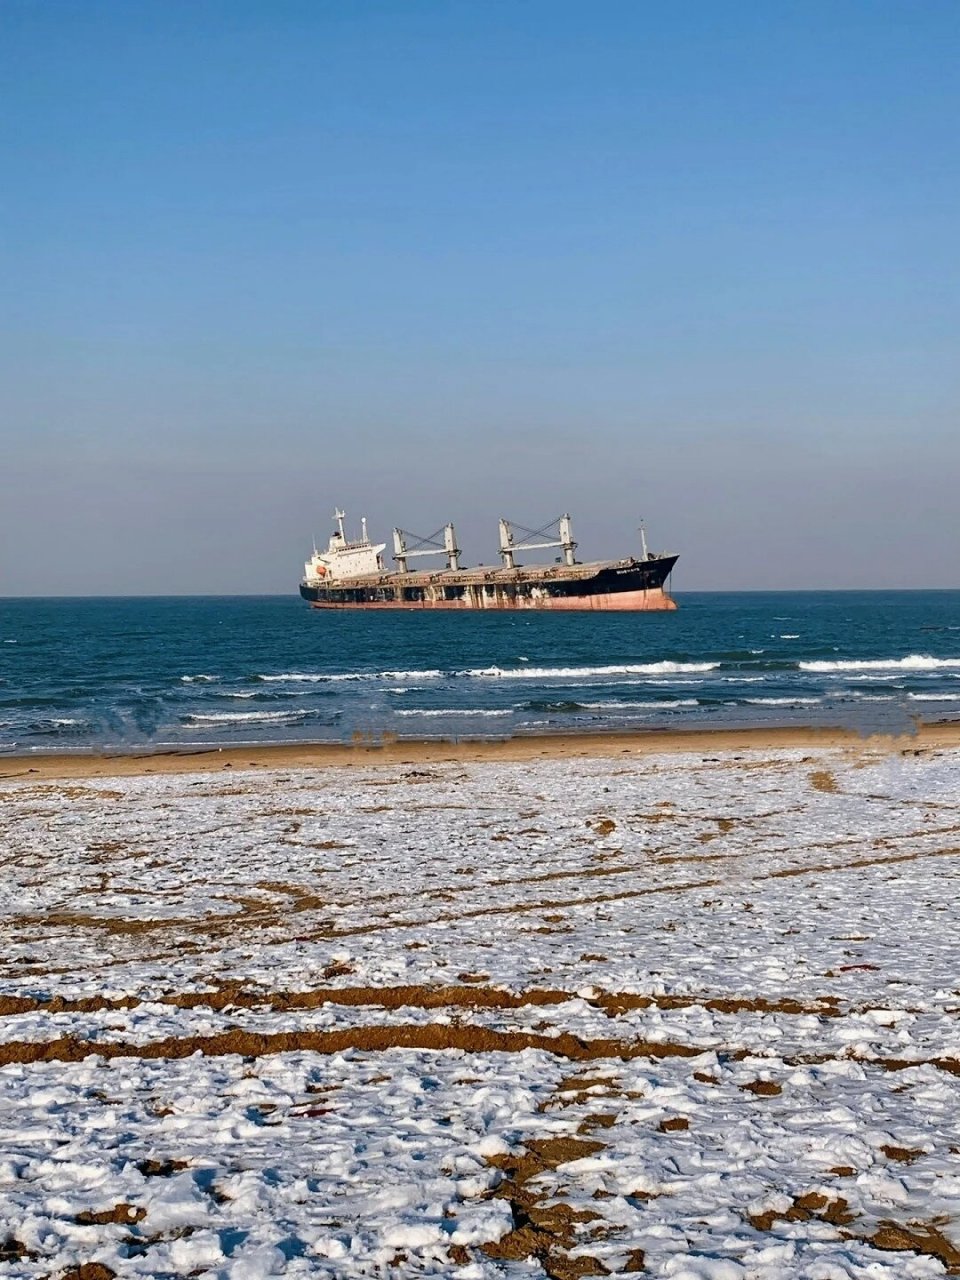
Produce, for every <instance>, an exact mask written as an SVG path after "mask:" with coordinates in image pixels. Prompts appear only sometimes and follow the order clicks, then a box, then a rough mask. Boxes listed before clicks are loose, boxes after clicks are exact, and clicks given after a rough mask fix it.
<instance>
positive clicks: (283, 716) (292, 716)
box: [183, 711, 303, 724]
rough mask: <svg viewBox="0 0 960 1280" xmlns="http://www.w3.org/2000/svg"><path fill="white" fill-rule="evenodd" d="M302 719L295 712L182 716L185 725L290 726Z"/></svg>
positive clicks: (229, 712) (299, 713)
mask: <svg viewBox="0 0 960 1280" xmlns="http://www.w3.org/2000/svg"><path fill="white" fill-rule="evenodd" d="M302 718H303V713H302V712H297V711H216V712H214V711H211V712H207V713H205V714H201V713H199V712H194V713H192V714H190V715H187V716H184V717H183V721H184V723H185V724H252V723H258V724H290V723H292V722H293V721H295V720H299V719H302Z"/></svg>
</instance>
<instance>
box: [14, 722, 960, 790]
mask: <svg viewBox="0 0 960 1280" xmlns="http://www.w3.org/2000/svg"><path fill="white" fill-rule="evenodd" d="M833 747H841V748H844V749H847V750H851V751H854V752H859V751H862V750H871V751H872V750H881V751H882V750H889V751H894V752H896V751H915V750H923V751H928V750H937V749H944V748H952V747H960V721H953V722H946V723H942V724H918V726H917V729H916V731H915V732H914V733H910V734H902V735H870V736H865V735H864V734H862V733H858V732H857V731H856V730H855V729H845V728H814V727H786V728H767V727H764V728H746V729H688V730H667V729H651V730H649V731H645V732H632V733H595V734H587V733H578V734H544V735H540V736H533V735H525V736H522V737H514V738H504V739H493V738H491V739H462V740H459V741H457V740H425V739H420V740H414V739H406V740H397V739H392V738H390V737H387V736H385V737H382V738H380V739H377V740H374V739H365V738H360V737H358V738H357V739H355V740H354V741H353V742H351V743H282V744H277V745H269V746H263V745H251V746H230V747H198V748H186V749H176V750H169V751H145V752H136V753H111V754H101V753H98V752H76V753H69V754H68V753H52V754H49V755H48V754H43V753H40V752H34V753H31V754H29V755H8V756H0V778H14V777H23V776H30V775H36V776H38V777H41V778H95V777H131V776H138V775H141V774H151V773H206V772H211V771H215V770H218V769H226V768H230V769H237V768H239V769H247V768H255V769H294V768H323V767H325V766H326V767H344V766H351V765H359V764H364V765H367V764H383V765H398V764H401V765H402V764H438V763H443V762H448V763H451V762H454V761H459V762H461V763H478V762H481V761H490V762H496V761H500V762H503V763H507V762H520V761H531V760H543V759H557V760H569V759H603V758H608V757H612V756H618V755H623V754H630V753H637V754H641V755H651V754H659V753H665V752H671V753H672V752H698V751H699V752H703V751H742V750H750V751H756V750H784V749H788V748H795V749H824V748H833Z"/></svg>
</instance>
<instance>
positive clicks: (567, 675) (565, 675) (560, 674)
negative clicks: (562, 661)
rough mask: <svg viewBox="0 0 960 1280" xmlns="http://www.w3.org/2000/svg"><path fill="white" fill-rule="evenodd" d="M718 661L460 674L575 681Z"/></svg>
mask: <svg viewBox="0 0 960 1280" xmlns="http://www.w3.org/2000/svg"><path fill="white" fill-rule="evenodd" d="M719 666H720V663H719V662H669V661H664V662H628V663H623V664H622V665H621V664H618V665H611V666H604V667H473V668H471V669H469V670H467V671H458V672H457V674H458V675H461V676H472V677H475V678H477V679H481V680H576V679H578V678H579V677H580V676H670V675H680V674H682V673H683V672H685V671H716V669H717V667H719Z"/></svg>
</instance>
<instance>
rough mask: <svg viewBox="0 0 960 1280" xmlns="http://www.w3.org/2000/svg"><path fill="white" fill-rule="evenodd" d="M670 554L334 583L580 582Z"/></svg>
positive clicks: (482, 567) (395, 573) (381, 575)
mask: <svg viewBox="0 0 960 1280" xmlns="http://www.w3.org/2000/svg"><path fill="white" fill-rule="evenodd" d="M670 558H671V557H669V556H657V557H655V558H654V559H653V560H647V561H644V560H635V559H633V558H631V557H629V556H628V557H627V558H626V559H623V560H594V561H591V562H589V563H587V564H575V565H566V564H531V565H518V566H517V567H516V568H514V569H505V568H504V567H503V566H502V565H484V564H479V565H475V566H474V567H473V568H472V569H434V570H432V571H431V570H422V571H419V572H418V571H417V570H413V571H410V572H407V573H400V572H398V571H396V570H393V571H391V572H389V573H366V574H364V575H363V576H362V577H356V578H338V579H336V580H335V582H332V583H331V584H330V585H331V586H336V587H394V586H400V585H402V586H404V587H427V586H430V585H431V584H432V583H443V585H444V586H448V587H457V586H463V587H469V586H474V587H475V586H494V585H503V586H507V585H509V584H511V583H517V582H537V583H539V582H558V581H563V582H578V581H581V580H585V579H588V578H593V577H596V575H597V574H598V573H600V572H602V571H603V570H604V569H629V568H632V567H634V566H637V567H639V566H641V565H643V564H655V563H657V561H662V560H668V559H670Z"/></svg>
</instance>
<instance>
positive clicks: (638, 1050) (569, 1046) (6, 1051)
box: [0, 1023, 960, 1076]
mask: <svg viewBox="0 0 960 1280" xmlns="http://www.w3.org/2000/svg"><path fill="white" fill-rule="evenodd" d="M350 1049H356V1050H359V1051H361V1052H369V1053H383V1052H385V1051H386V1050H389V1049H419V1050H427V1051H430V1052H438V1051H442V1050H445V1049H458V1050H460V1051H461V1052H463V1053H523V1052H525V1051H526V1050H527V1049H539V1050H541V1051H542V1052H544V1053H549V1054H552V1055H554V1056H555V1057H560V1058H568V1059H570V1060H571V1061H575V1062H588V1061H592V1060H595V1059H598V1058H604V1059H609V1058H618V1059H620V1060H621V1061H629V1060H631V1059H633V1058H654V1059H661V1058H696V1057H699V1056H700V1055H701V1054H705V1053H723V1054H724V1056H725V1058H726V1060H727V1061H728V1062H729V1061H738V1062H742V1061H743V1060H744V1059H746V1058H750V1057H755V1056H757V1055H754V1054H751V1053H750V1051H749V1050H747V1049H736V1050H732V1051H730V1050H726V1049H724V1048H723V1047H722V1046H718V1045H712V1046H703V1045H690V1044H676V1043H673V1042H670V1041H663V1042H661V1041H650V1040H633V1041H624V1040H583V1039H581V1038H580V1037H579V1036H574V1035H570V1034H569V1033H563V1034H561V1035H557V1036H544V1035H536V1034H534V1033H532V1032H526V1031H493V1030H491V1029H489V1028H487V1027H465V1026H458V1027H457V1026H447V1025H441V1024H438V1023H429V1024H428V1025H426V1026H410V1025H404V1026H385V1027H351V1028H347V1029H345V1030H343V1031H282V1032H275V1033H273V1034H263V1033H258V1032H253V1031H242V1030H239V1029H234V1030H232V1031H227V1032H223V1033H222V1034H220V1035H215V1036H170V1037H167V1038H166V1039H163V1040H154V1041H151V1042H149V1043H147V1044H142V1045H137V1044H125V1043H123V1042H121V1041H97V1042H95V1041H90V1040H80V1039H77V1038H76V1037H74V1036H63V1037H61V1038H60V1039H58V1040H49V1041H44V1042H39V1043H38V1042H32V1041H23V1040H15V1041H11V1042H9V1043H8V1044H3V1045H0V1067H3V1066H8V1065H10V1064H11V1063H18V1064H31V1063H37V1062H82V1061H83V1060H84V1059H85V1058H88V1057H98V1058H104V1059H114V1058H138V1059H152V1058H164V1059H179V1058H189V1057H191V1056H192V1055H193V1054H195V1053H199V1054H202V1055H203V1056H204V1057H209V1058H218V1057H227V1056H229V1055H231V1054H238V1055H240V1056H242V1057H245V1058H260V1057H267V1056H269V1055H271V1054H276V1053H304V1052H307V1053H318V1054H334V1053H344V1052H346V1051H347V1050H350ZM840 1060H841V1057H840V1056H834V1055H820V1056H816V1057H801V1058H784V1059H782V1062H783V1065H784V1066H798V1065H809V1064H811V1063H813V1062H816V1063H823V1062H832V1061H840ZM846 1060H847V1061H850V1060H851V1059H850V1058H846ZM852 1060H853V1061H856V1062H860V1063H862V1064H863V1065H864V1066H872V1067H878V1068H880V1069H881V1070H884V1071H906V1070H909V1069H910V1068H911V1067H925V1066H931V1067H936V1068H937V1069H938V1070H940V1071H945V1072H947V1073H949V1074H950V1075H954V1076H960V1060H958V1059H956V1058H922V1059H917V1060H908V1059H903V1058H867V1057H862V1056H859V1055H856V1056H854V1057H853V1058H852Z"/></svg>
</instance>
